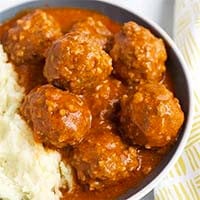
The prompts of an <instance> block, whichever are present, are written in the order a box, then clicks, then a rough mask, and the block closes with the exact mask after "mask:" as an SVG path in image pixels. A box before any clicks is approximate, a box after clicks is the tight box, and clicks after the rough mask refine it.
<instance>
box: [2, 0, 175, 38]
mask: <svg viewBox="0 0 200 200" xmlns="http://www.w3.org/2000/svg"><path fill="white" fill-rule="evenodd" d="M27 1H30V0H0V11H1V10H4V9H6V8H9V7H11V6H13V5H17V4H20V3H22V2H27ZM83 1H84V0H83ZM94 1H95V0H94ZM105 1H107V2H109V1H110V2H112V3H115V4H118V5H120V4H121V5H124V6H126V7H128V8H129V9H132V10H135V11H137V12H138V13H140V14H142V15H144V16H146V17H148V18H150V19H152V20H153V21H155V22H156V23H158V24H159V25H160V26H161V27H162V28H163V29H165V30H166V31H167V32H168V34H169V35H172V24H173V7H174V1H175V0H105Z"/></svg>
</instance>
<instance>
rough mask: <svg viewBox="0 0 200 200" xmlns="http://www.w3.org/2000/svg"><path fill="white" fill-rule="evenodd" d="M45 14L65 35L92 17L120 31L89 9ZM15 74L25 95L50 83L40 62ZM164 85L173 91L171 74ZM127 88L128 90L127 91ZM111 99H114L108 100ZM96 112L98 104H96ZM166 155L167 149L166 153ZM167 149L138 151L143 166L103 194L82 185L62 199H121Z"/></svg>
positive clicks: (3, 27)
mask: <svg viewBox="0 0 200 200" xmlns="http://www.w3.org/2000/svg"><path fill="white" fill-rule="evenodd" d="M44 10H45V12H47V13H49V14H50V15H52V16H53V17H54V18H55V19H56V20H57V21H58V23H59V24H60V26H61V30H62V32H63V33H66V32H68V30H69V29H70V28H71V26H72V25H73V24H74V23H75V22H77V21H79V20H82V19H85V18H86V17H88V16H92V17H93V18H95V19H97V20H101V21H102V22H103V23H104V24H105V25H106V26H107V27H108V28H109V30H110V31H111V32H112V33H116V32H118V31H119V30H120V25H119V24H118V23H116V22H113V21H112V20H111V19H109V18H108V17H106V16H104V15H102V14H99V13H97V12H94V11H89V10H82V9H74V8H73V9H72V8H54V9H52V8H51V9H50V8H47V9H44ZM24 14H26V12H24V13H21V14H19V15H18V16H17V17H16V18H18V17H21V16H22V15H24ZM16 18H15V19H12V20H10V21H8V22H6V23H5V24H3V25H1V26H0V40H2V38H3V33H4V32H5V31H6V30H7V29H8V28H9V27H10V26H12V25H13V24H14V23H15V21H16ZM15 69H16V72H17V73H18V75H19V84H20V85H22V86H23V87H24V88H25V91H26V93H28V92H29V91H30V90H31V89H33V88H34V87H35V86H38V85H43V84H45V83H46V82H47V81H46V79H45V78H44V77H43V74H42V71H43V63H41V65H40V66H38V65H37V66H34V65H28V64H26V65H22V66H15ZM164 84H165V85H166V86H167V87H168V88H169V89H170V90H172V82H171V79H170V76H169V73H168V72H167V73H166V77H165V80H164ZM126 89H127V88H126ZM117 93H119V95H122V94H123V93H124V88H123V89H122V88H121V89H119V90H118V91H117ZM113 96H115V95H110V96H109V97H108V101H109V100H111V101H112V100H113V99H114V98H113ZM109 98H112V99H109ZM88 101H89V103H88V104H90V102H92V101H93V99H92V100H90V98H88ZM100 106H101V104H100V105H99V104H97V107H98V108H99V109H100V110H103V109H105V104H102V108H101V107H100ZM94 109H96V108H95V105H94ZM96 123H100V124H101V119H98V118H97V119H93V126H95V127H97V128H98V126H96ZM107 125H108V127H109V126H110V127H111V128H114V129H117V128H118V127H116V126H115V125H113V124H111V123H110V122H108V124H107ZM60 151H61V154H62V157H63V159H64V160H66V161H67V156H68V154H67V153H66V151H65V150H60ZM166 152H167V150H166ZM166 152H165V150H164V153H163V152H162V153H159V152H158V151H156V150H138V154H139V161H140V165H139V167H138V168H137V170H136V171H134V172H133V173H132V175H131V177H129V178H127V179H126V180H123V181H121V182H119V183H116V185H114V186H110V187H108V188H104V190H102V191H101V190H100V191H88V190H87V188H85V187H82V186H79V185H78V184H77V186H76V189H75V190H74V191H73V192H71V193H68V192H66V191H63V199H65V200H67V199H72V200H78V199H81V200H86V199H87V200H93V199H95V200H110V199H116V198H117V197H119V196H120V195H121V194H123V193H125V192H126V191H127V190H128V189H130V188H132V187H136V186H137V185H138V184H139V183H141V181H142V180H143V179H144V178H145V177H146V176H147V175H148V174H149V173H150V172H151V171H152V169H154V168H155V167H156V166H157V164H158V163H159V162H160V161H161V159H162V157H163V156H164V155H165V154H166Z"/></svg>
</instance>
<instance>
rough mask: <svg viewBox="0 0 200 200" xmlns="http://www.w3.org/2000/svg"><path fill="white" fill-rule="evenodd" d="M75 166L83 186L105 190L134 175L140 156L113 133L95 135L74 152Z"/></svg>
mask: <svg viewBox="0 0 200 200" xmlns="http://www.w3.org/2000/svg"><path fill="white" fill-rule="evenodd" d="M71 163H72V166H73V167H74V168H75V169H76V172H77V177H78V179H79V181H80V182H81V183H82V184H87V185H88V186H89V189H90V190H95V189H101V188H103V187H105V186H108V185H111V184H114V183H116V182H117V181H119V180H122V179H124V178H126V177H128V176H129V175H130V173H131V172H132V171H133V170H135V169H136V167H137V166H138V160H137V153H136V150H135V149H134V148H133V147H127V146H126V145H125V144H123V143H122V141H121V140H120V137H119V136H117V135H115V134H113V133H112V132H110V131H109V130H106V129H99V130H96V131H95V132H92V133H90V134H89V135H88V137H87V138H86V139H85V140H84V141H83V142H82V143H80V144H79V145H78V146H76V148H75V149H74V151H73V155H72V159H71Z"/></svg>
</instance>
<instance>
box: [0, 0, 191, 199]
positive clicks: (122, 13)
mask: <svg viewBox="0 0 200 200" xmlns="http://www.w3.org/2000/svg"><path fill="white" fill-rule="evenodd" d="M62 6H65V7H79V8H86V9H92V10H96V11H99V12H101V13H103V14H105V15H107V16H109V17H110V18H111V19H113V20H115V21H118V22H121V23H123V22H127V21H130V20H134V21H135V22H137V23H138V24H140V25H142V26H145V27H146V28H148V29H150V30H151V32H152V33H154V34H155V35H156V36H158V37H161V38H163V40H164V41H165V45H166V49H167V53H168V60H167V68H168V69H169V72H170V75H171V77H172V81H173V85H174V88H175V95H176V97H177V98H178V99H179V100H180V104H181V106H182V109H183V111H184V113H185V123H184V125H183V127H182V129H181V130H180V134H179V137H178V140H177V143H176V145H175V146H174V147H173V148H172V150H171V151H170V152H169V153H168V155H167V156H166V157H165V158H164V159H163V160H162V162H161V163H160V164H159V166H158V167H157V168H156V169H155V170H154V171H153V172H152V173H151V174H150V175H149V176H148V177H147V178H146V179H145V180H143V182H142V183H141V184H140V185H139V186H138V187H136V188H133V189H130V190H129V191H128V192H127V193H126V194H124V195H122V196H121V197H119V199H127V198H129V197H131V196H134V195H136V193H137V192H139V191H140V190H141V189H144V188H146V187H147V186H148V185H149V184H150V183H151V182H152V181H153V180H154V179H155V177H157V176H158V174H160V173H161V171H163V169H164V168H165V167H166V165H167V164H168V163H169V162H170V160H171V159H172V157H173V156H175V152H176V150H177V149H178V148H179V146H180V143H181V141H182V139H183V138H184V133H185V129H186V124H187V122H188V116H189V112H190V107H189V105H190V101H191V99H190V92H189V85H188V84H189V83H188V81H187V77H186V74H185V71H184V69H183V66H182V63H181V61H180V59H179V57H178V55H177V52H176V50H174V49H173V48H172V47H171V46H170V44H169V41H168V40H167V39H166V38H165V37H164V36H163V35H161V33H160V32H159V31H158V30H157V28H155V27H154V26H152V25H151V24H149V23H148V22H146V21H145V20H144V19H143V18H141V17H139V16H138V15H136V14H134V13H132V12H129V11H127V10H125V9H123V8H120V7H117V6H114V5H111V4H107V3H104V2H99V1H94V0H84V1H82V0H57V1H54V0H40V1H36V2H28V3H25V4H22V5H19V6H16V7H13V8H10V9H8V10H6V11H3V12H1V13H0V22H3V21H4V20H6V19H9V18H11V17H13V16H15V14H16V13H17V12H19V11H21V10H24V9H27V8H35V7H62ZM66 20H67V19H66ZM144 195H145V193H144Z"/></svg>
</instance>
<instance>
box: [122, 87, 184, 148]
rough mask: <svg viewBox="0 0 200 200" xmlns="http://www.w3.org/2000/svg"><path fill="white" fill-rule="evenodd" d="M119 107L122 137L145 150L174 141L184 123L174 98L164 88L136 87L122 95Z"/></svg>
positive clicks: (176, 100)
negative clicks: (135, 89) (131, 93)
mask: <svg viewBox="0 0 200 200" xmlns="http://www.w3.org/2000/svg"><path fill="white" fill-rule="evenodd" d="M121 107H122V112H121V123H122V127H123V129H124V134H125V135H126V136H127V137H128V138H130V139H131V140H132V142H133V143H134V144H139V145H144V146H145V147H146V148H151V147H162V146H165V145H166V144H168V143H171V142H173V141H175V139H176V137H177V135H178V130H179V128H180V127H181V125H182V124H183V121H184V114H183V112H182V110H181V107H180V105H179V101H178V99H176V98H174V96H173V94H172V93H171V92H170V91H169V90H168V89H167V88H166V87H165V86H164V85H159V84H153V83H148V84H142V85H139V86H138V87H137V91H136V93H135V94H133V95H129V96H126V95H125V96H123V98H122V102H121Z"/></svg>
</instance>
